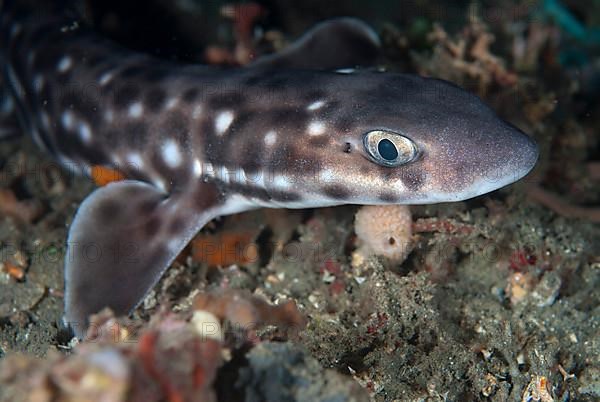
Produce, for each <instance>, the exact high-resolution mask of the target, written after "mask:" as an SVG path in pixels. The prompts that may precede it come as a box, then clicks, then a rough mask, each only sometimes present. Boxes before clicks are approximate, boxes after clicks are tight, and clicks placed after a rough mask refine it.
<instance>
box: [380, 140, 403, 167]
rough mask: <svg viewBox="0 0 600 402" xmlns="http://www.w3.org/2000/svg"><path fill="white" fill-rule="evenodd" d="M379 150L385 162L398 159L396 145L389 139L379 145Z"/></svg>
mask: <svg viewBox="0 0 600 402" xmlns="http://www.w3.org/2000/svg"><path fill="white" fill-rule="evenodd" d="M377 150H378V151H379V155H381V157H382V158H383V159H385V160H388V161H393V160H395V159H396V158H397V157H398V150H397V149H396V146H395V145H394V143H393V142H392V141H390V140H388V139H387V138H384V139H382V140H381V141H379V144H377Z"/></svg>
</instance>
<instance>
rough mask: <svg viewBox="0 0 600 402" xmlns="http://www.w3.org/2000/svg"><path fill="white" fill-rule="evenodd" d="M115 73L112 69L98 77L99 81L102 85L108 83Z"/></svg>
mask: <svg viewBox="0 0 600 402" xmlns="http://www.w3.org/2000/svg"><path fill="white" fill-rule="evenodd" d="M113 76H114V73H113V72H112V71H107V72H105V73H104V74H102V75H101V76H100V78H99V79H98V83H99V84H100V85H102V86H104V85H106V84H108V83H109V82H110V81H111V80H112V79H113Z"/></svg>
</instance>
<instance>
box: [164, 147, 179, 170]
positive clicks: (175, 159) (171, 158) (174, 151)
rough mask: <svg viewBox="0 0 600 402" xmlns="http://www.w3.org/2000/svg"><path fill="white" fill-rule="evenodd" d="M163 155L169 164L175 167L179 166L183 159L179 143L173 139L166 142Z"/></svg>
mask: <svg viewBox="0 0 600 402" xmlns="http://www.w3.org/2000/svg"><path fill="white" fill-rule="evenodd" d="M162 156H163V159H164V160H165V163H166V164H167V166H169V167H170V168H173V169H174V168H176V167H179V166H180V165H181V162H182V160H183V157H182V155H181V150H180V149H179V145H177V143H176V142H175V141H173V140H168V141H166V142H165V144H164V145H163V148H162Z"/></svg>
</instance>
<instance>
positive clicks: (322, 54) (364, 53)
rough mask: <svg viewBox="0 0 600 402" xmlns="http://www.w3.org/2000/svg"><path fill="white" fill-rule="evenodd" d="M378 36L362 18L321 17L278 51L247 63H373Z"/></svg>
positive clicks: (324, 66) (315, 66) (310, 66)
mask: <svg viewBox="0 0 600 402" xmlns="http://www.w3.org/2000/svg"><path fill="white" fill-rule="evenodd" d="M380 46H381V43H380V41H379V37H378V36H377V34H376V33H375V31H373V29H372V28H371V27H370V26H368V25H367V24H366V23H364V22H363V21H361V20H359V19H357V18H351V17H343V18H336V19H332V20H327V21H323V22H321V23H319V24H317V25H316V26H315V27H313V28H312V29H311V30H310V31H308V32H307V33H305V34H304V35H303V36H301V37H300V38H299V39H298V40H296V41H295V42H294V43H292V44H291V45H289V46H288V47H287V48H285V49H284V50H282V51H281V52H279V53H276V54H272V55H269V56H264V57H261V58H259V59H257V60H256V61H255V62H254V63H252V64H250V65H249V67H260V68H293V69H307V70H337V69H340V68H345V67H356V66H372V65H374V64H375V63H376V62H377V60H378V58H379V56H380Z"/></svg>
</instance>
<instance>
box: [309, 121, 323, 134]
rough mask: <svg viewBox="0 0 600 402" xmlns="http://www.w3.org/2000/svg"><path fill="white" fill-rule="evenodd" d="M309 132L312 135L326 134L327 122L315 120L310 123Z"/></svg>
mask: <svg viewBox="0 0 600 402" xmlns="http://www.w3.org/2000/svg"><path fill="white" fill-rule="evenodd" d="M308 134H309V135H312V136H317V135H322V134H325V124H324V123H323V122H321V121H313V122H311V123H310V124H309V125H308Z"/></svg>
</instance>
